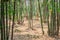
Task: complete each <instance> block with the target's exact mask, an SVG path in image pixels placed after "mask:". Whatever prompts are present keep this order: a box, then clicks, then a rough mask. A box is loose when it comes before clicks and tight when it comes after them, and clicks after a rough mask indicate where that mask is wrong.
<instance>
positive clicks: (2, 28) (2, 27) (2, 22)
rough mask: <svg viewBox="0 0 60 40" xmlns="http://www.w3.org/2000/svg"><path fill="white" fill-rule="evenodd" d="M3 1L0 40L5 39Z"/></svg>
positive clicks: (2, 4)
mask: <svg viewBox="0 0 60 40" xmlns="http://www.w3.org/2000/svg"><path fill="white" fill-rule="evenodd" d="M4 33H5V20H4V0H1V40H4V39H5V38H4V37H5V35H4Z"/></svg>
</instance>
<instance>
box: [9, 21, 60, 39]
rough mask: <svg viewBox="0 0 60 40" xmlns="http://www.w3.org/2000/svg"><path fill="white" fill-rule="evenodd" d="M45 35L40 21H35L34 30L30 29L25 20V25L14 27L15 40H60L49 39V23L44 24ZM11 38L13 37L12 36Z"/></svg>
mask: <svg viewBox="0 0 60 40" xmlns="http://www.w3.org/2000/svg"><path fill="white" fill-rule="evenodd" d="M43 27H44V28H43V29H44V35H43V34H42V28H41V25H40V21H39V20H33V30H32V29H31V28H29V24H28V20H24V24H23V25H20V24H15V25H14V33H13V34H14V37H13V38H14V40H60V38H58V37H57V38H53V37H49V36H48V33H47V30H48V27H47V23H45V24H44V23H43ZM10 37H11V36H10Z"/></svg>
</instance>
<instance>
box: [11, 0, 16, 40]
mask: <svg viewBox="0 0 60 40" xmlns="http://www.w3.org/2000/svg"><path fill="white" fill-rule="evenodd" d="M15 2H16V0H14V12H13V24H12V33H11V40H13V29H14V22H15Z"/></svg>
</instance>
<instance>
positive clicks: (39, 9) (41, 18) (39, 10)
mask: <svg viewBox="0 0 60 40" xmlns="http://www.w3.org/2000/svg"><path fill="white" fill-rule="evenodd" d="M38 5H39V6H38V7H39V13H40V20H41V28H42V33H43V34H44V30H43V23H42V15H41V6H40V1H39V0H38Z"/></svg>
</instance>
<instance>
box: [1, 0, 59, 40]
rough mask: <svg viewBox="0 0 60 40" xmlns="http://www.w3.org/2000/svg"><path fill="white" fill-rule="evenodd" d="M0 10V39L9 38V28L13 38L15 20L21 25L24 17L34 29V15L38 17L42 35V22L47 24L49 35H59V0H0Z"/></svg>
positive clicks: (7, 39) (5, 39)
mask: <svg viewBox="0 0 60 40" xmlns="http://www.w3.org/2000/svg"><path fill="white" fill-rule="evenodd" d="M27 1H28V2H27ZM0 10H1V11H0V30H1V40H9V33H10V29H11V40H13V35H14V34H13V33H14V32H13V29H14V25H15V22H17V23H18V24H20V25H23V22H24V18H26V19H27V20H28V22H29V25H28V27H29V28H30V29H32V30H34V29H33V18H34V17H39V19H40V24H41V29H42V34H43V35H44V30H43V28H44V26H43V23H47V25H48V32H47V33H48V35H49V36H53V37H54V36H58V35H59V26H60V0H0ZM37 11H38V12H37ZM10 20H12V25H11V24H10ZM10 27H12V28H10Z"/></svg>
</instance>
